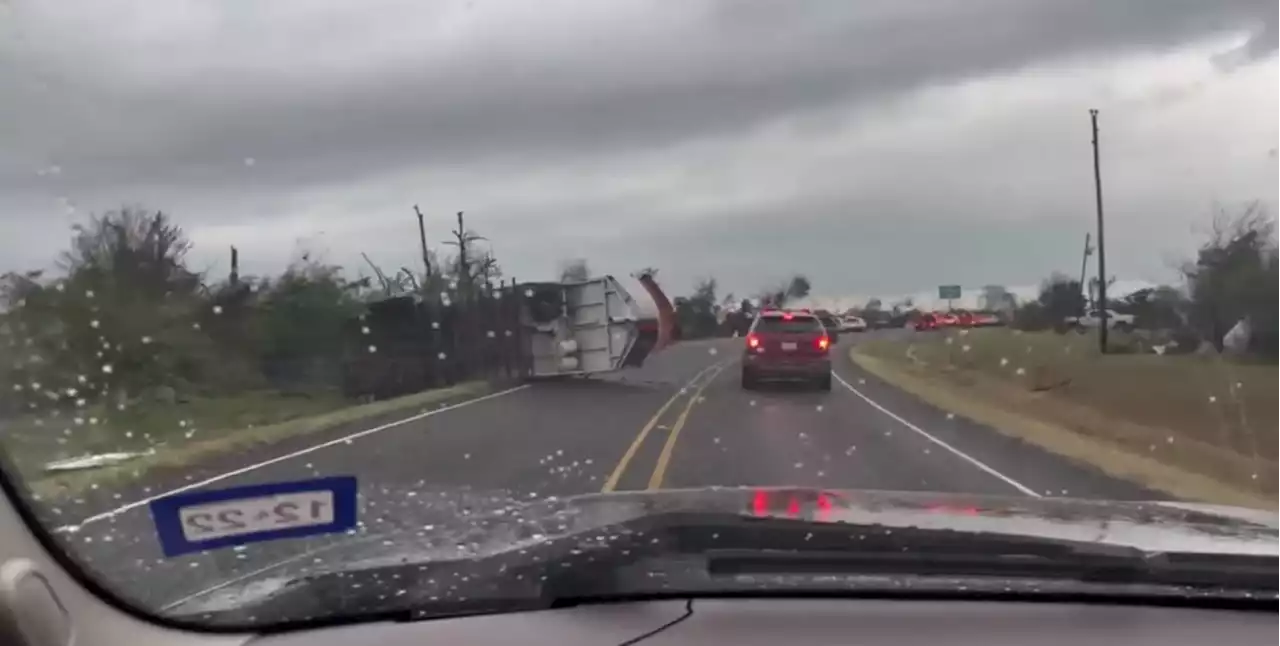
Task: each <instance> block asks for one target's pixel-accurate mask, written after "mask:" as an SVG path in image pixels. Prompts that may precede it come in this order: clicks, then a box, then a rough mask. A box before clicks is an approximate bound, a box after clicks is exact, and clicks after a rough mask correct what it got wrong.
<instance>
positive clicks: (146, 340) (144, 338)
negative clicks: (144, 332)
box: [142, 336, 151, 345]
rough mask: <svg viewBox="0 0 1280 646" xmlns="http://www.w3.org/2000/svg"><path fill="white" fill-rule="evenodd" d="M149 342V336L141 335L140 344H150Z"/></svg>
mask: <svg viewBox="0 0 1280 646" xmlns="http://www.w3.org/2000/svg"><path fill="white" fill-rule="evenodd" d="M150 344H151V337H149V336H144V337H142V345H150Z"/></svg>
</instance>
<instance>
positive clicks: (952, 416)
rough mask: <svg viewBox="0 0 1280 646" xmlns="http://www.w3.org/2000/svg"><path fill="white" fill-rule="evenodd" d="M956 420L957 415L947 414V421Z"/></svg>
mask: <svg viewBox="0 0 1280 646" xmlns="http://www.w3.org/2000/svg"><path fill="white" fill-rule="evenodd" d="M955 418H956V414H955V413H947V419H955Z"/></svg>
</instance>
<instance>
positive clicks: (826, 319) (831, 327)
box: [813, 311, 841, 345]
mask: <svg viewBox="0 0 1280 646" xmlns="http://www.w3.org/2000/svg"><path fill="white" fill-rule="evenodd" d="M813 315H814V316H816V317H818V321H820V322H821V323H822V327H824V328H826V330H827V337H828V339H829V341H830V343H831V345H835V344H837V343H839V342H840V330H841V326H840V320H839V319H837V318H836V317H835V315H833V314H831V313H830V312H826V311H817V312H814V313H813Z"/></svg>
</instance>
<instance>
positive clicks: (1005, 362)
mask: <svg viewBox="0 0 1280 646" xmlns="http://www.w3.org/2000/svg"><path fill="white" fill-rule="evenodd" d="M1007 365H1009V358H1008V357H1000V367H1001V368H1003V367H1005V366H1007Z"/></svg>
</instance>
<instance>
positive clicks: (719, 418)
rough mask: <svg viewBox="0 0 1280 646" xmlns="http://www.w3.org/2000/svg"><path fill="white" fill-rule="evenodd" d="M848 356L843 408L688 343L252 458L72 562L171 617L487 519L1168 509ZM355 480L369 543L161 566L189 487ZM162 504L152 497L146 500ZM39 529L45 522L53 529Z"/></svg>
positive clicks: (207, 556) (93, 538)
mask: <svg viewBox="0 0 1280 646" xmlns="http://www.w3.org/2000/svg"><path fill="white" fill-rule="evenodd" d="M860 338H865V337H860V336H859V335H845V336H844V337H843V338H842V339H841V343H840V345H839V346H837V348H838V350H839V351H837V352H835V353H833V354H834V356H836V357H837V360H836V365H835V377H836V382H835V384H834V387H833V389H832V391H831V392H830V393H817V392H812V391H808V390H804V389H800V388H794V387H791V388H787V387H777V388H770V389H765V390H756V391H745V390H743V389H742V388H741V387H740V384H739V380H738V369H739V364H738V360H739V355H740V352H741V341H739V340H736V339H722V340H714V341H700V342H687V343H681V344H677V345H675V346H673V347H671V348H669V349H668V350H666V351H664V352H662V353H660V354H658V355H655V356H654V357H652V358H651V359H650V361H649V362H648V363H647V364H646V365H645V366H644V367H643V368H641V369H637V370H631V371H625V372H622V373H618V374H615V375H611V376H608V377H604V378H597V379H591V380H570V381H558V382H549V383H537V384H532V385H529V386H525V387H521V388H517V389H513V390H510V391H504V392H502V393H499V394H496V395H493V396H490V397H488V398H485V399H484V400H482V401H475V402H471V403H467V404H464V405H461V406H456V407H452V408H447V409H442V410H440V411H437V412H435V413H433V414H431V415H428V416H425V417H422V418H421V419H417V420H415V421H411V422H407V423H403V424H398V425H389V426H386V427H379V430H374V431H373V432H365V433H363V434H361V435H359V436H358V437H352V438H348V439H343V438H337V439H336V440H335V439H333V438H329V439H328V440H327V442H328V443H327V444H325V445H323V446H318V447H303V448H301V449H296V448H295V449H292V450H291V452H289V453H284V454H275V455H244V456H240V457H241V458H242V459H241V460H240V464H239V466H237V467H235V468H233V469H227V470H225V471H223V472H221V473H219V474H216V475H214V476H213V477H212V478H209V477H203V476H202V477H203V479H188V478H182V479H171V480H170V481H166V482H152V483H150V484H149V485H148V487H147V489H145V490H139V491H133V492H131V493H130V494H129V495H128V496H124V495H119V496H117V495H113V494H110V493H109V492H100V494H101V495H98V496H97V497H96V498H94V499H92V500H90V501H88V502H87V503H85V504H83V505H81V506H80V507H77V508H75V509H74V510H70V511H68V510H59V513H58V515H57V516H56V520H57V522H60V523H62V524H63V529H62V531H60V532H58V534H57V536H58V537H59V540H62V541H65V542H66V544H67V546H68V547H69V552H70V553H72V554H73V555H75V557H77V558H78V559H79V560H80V561H81V563H82V564H83V565H84V566H85V567H86V568H88V569H90V570H91V571H94V572H97V573H98V574H99V575H100V576H101V577H102V578H103V579H104V580H106V581H108V582H110V584H111V585H112V587H114V588H115V589H116V590H117V591H118V592H120V593H121V594H122V595H123V596H124V597H126V598H127V599H130V600H132V601H135V602H137V603H141V604H144V605H146V606H148V607H159V606H164V605H167V604H173V603H175V602H178V601H180V600H182V599H184V598H187V597H189V596H190V595H193V594H198V593H201V592H207V591H209V590H211V589H214V588H216V587H217V584H219V582H222V581H226V580H231V579H236V578H237V577H240V578H243V577H247V576H249V575H251V574H253V573H254V572H257V571H258V570H260V569H262V568H264V567H269V566H272V565H273V564H276V563H279V562H281V561H287V562H290V563H292V564H293V565H294V566H295V567H304V566H307V565H312V564H324V563H325V560H324V559H325V549H326V548H327V547H328V546H332V545H334V544H335V543H336V542H339V541H350V540H371V541H372V540H378V541H383V542H387V543H390V542H392V541H397V542H401V541H407V542H411V543H414V544H417V545H419V546H421V547H423V548H424V549H426V548H432V549H435V548H442V547H447V546H444V545H442V544H441V542H442V541H447V540H448V539H444V538H442V537H439V536H436V535H435V534H434V533H433V529H434V527H435V526H436V524H437V523H440V522H442V521H444V520H446V519H450V518H456V517H458V516H459V515H466V514H469V513H472V510H473V509H479V508H482V507H483V508H493V507H494V505H495V504H496V505H498V506H502V505H508V506H510V507H511V508H513V509H514V508H516V507H518V505H519V504H520V503H521V502H522V501H528V500H536V499H541V498H547V497H552V496H556V497H563V496H569V495H573V494H582V493H595V492H602V491H613V490H643V489H657V488H682V487H708V486H769V485H794V486H821V487H827V488H858V489H861V488H870V489H892V490H923V491H946V492H966V493H982V494H998V495H1012V496H1070V497H1083V498H1107V499H1151V498H1155V497H1158V496H1156V495H1155V494H1154V493H1153V492H1150V491H1145V490H1143V489H1141V488H1139V487H1137V486H1134V485H1131V484H1129V483H1126V482H1123V481H1118V480H1115V479H1112V478H1110V477H1107V476H1105V475H1103V474H1101V473H1100V472H1097V471H1095V470H1093V469H1091V468H1089V467H1087V466H1085V465H1080V464H1075V463H1071V462H1069V461H1067V460H1065V459H1063V458H1060V457H1057V456H1055V455H1051V454H1049V453H1046V452H1044V451H1042V450H1040V449H1038V448H1036V447H1033V446H1030V445H1027V444H1024V443H1022V442H1021V441H1018V440H1015V439H1010V438H1008V437H1007V436H1005V435H1002V434H1000V433H997V432H995V431H993V430H992V429H989V428H986V427H983V426H981V425H978V424H975V423H972V422H969V421H967V420H964V419H961V418H958V417H955V416H953V415H950V414H948V413H947V412H946V411H941V410H937V409H935V408H932V407H930V406H928V405H926V404H923V403H922V402H920V401H918V400H916V399H915V398H913V397H912V396H911V395H909V394H907V393H904V392H902V391H899V390H897V389H895V388H893V387H891V386H889V385H887V384H885V383H883V382H881V381H879V380H877V379H875V378H874V377H872V376H871V375H869V374H866V373H865V372H863V371H861V370H860V369H859V368H857V366H855V365H854V364H853V363H852V362H850V361H849V360H848V359H847V357H846V354H847V353H846V352H844V351H843V350H844V349H846V348H847V347H848V344H850V343H857V342H858V341H859V339H860ZM326 475H354V476H356V478H357V479H358V481H359V487H360V496H361V509H360V517H361V527H360V529H359V531H358V532H356V534H357V535H356V536H337V537H334V536H328V537H318V538H311V539H297V540H290V541H277V542H269V543H257V544H253V545H249V546H246V547H243V548H233V549H223V550H217V551H213V552H207V553H203V554H196V555H188V556H182V557H176V558H165V557H164V556H163V555H161V553H160V550H159V547H158V544H157V542H156V539H155V530H154V528H153V526H152V523H151V520H150V516H149V513H148V510H147V507H146V504H147V503H148V502H149V501H150V499H151V497H152V496H159V495H163V494H164V493H165V492H168V491H172V490H174V489H177V488H186V489H200V488H222V487H230V486H237V485H244V484H251V483H266V482H280V481H291V480H300V479H306V478H312V477H317V476H326ZM147 492H151V493H147ZM45 512H46V513H44V514H42V515H44V516H45V517H46V518H50V519H51V520H50V522H53V520H52V518H53V517H51V516H49V515H48V514H47V510H45Z"/></svg>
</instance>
